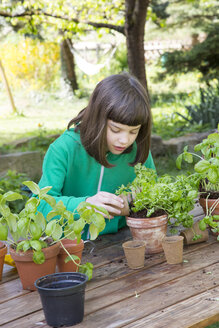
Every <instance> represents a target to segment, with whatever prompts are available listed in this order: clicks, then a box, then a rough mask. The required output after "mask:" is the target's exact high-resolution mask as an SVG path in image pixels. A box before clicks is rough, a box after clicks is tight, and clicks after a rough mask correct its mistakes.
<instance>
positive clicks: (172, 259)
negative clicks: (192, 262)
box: [162, 236, 184, 264]
mask: <svg viewBox="0 0 219 328" xmlns="http://www.w3.org/2000/svg"><path fill="white" fill-rule="evenodd" d="M183 239H184V237H183V236H170V237H167V236H166V237H164V238H163V239H162V247H163V250H164V254H165V257H166V260H167V263H168V264H177V263H182V261H183Z"/></svg>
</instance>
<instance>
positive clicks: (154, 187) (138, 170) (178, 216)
mask: <svg viewBox="0 0 219 328" xmlns="http://www.w3.org/2000/svg"><path fill="white" fill-rule="evenodd" d="M135 174H136V178H135V179H134V181H133V182H132V183H129V184H128V185H127V186H124V185H122V186H121V187H120V188H119V189H118V190H117V194H124V195H126V196H127V198H128V199H131V200H132V201H131V203H130V204H131V211H133V212H139V211H141V210H146V211H147V217H151V216H152V215H153V214H154V213H156V212H157V211H159V210H162V211H163V212H164V213H166V214H167V215H168V219H169V224H171V225H173V228H172V229H171V232H172V233H176V227H177V226H179V225H180V224H181V225H183V227H191V226H192V225H193V216H192V215H190V214H189V212H190V211H191V210H192V209H193V207H194V204H195V199H196V197H197V194H198V192H197V182H196V179H193V178H191V177H190V176H186V175H179V176H176V177H174V176H170V175H163V176H161V177H157V175H156V172H155V171H154V170H152V169H148V168H146V167H145V166H143V165H141V164H137V165H136V166H135Z"/></svg>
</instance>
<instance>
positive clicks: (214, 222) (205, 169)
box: [176, 132, 219, 240]
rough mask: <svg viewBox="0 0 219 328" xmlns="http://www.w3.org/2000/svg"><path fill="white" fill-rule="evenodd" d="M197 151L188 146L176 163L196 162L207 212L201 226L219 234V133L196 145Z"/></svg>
mask: <svg viewBox="0 0 219 328" xmlns="http://www.w3.org/2000/svg"><path fill="white" fill-rule="evenodd" d="M194 151H195V152H201V155H199V154H197V153H192V152H189V151H188V146H186V147H185V148H184V152H183V153H182V154H180V155H179V156H178V158H177V160H176V165H177V167H178V168H179V169H181V164H182V160H185V161H186V162H188V163H193V161H194V158H196V159H198V161H196V163H195V164H194V170H195V173H194V176H196V179H197V180H198V182H199V195H200V196H199V202H200V205H201V206H202V207H203V210H204V212H205V217H204V218H203V219H202V220H201V221H200V222H199V227H200V229H201V230H202V231H204V230H205V229H206V227H207V225H209V226H210V227H211V228H212V231H213V232H214V233H216V234H217V235H218V234H219V133H218V132H215V133H211V134H209V135H208V137H207V138H206V139H203V140H202V142H201V143H199V144H197V145H196V146H195V147H194ZM218 240H219V236H218Z"/></svg>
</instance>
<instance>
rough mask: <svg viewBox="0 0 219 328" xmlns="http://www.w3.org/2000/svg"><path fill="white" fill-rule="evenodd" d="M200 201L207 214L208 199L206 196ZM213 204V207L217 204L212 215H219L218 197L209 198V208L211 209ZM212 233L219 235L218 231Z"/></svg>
mask: <svg viewBox="0 0 219 328" xmlns="http://www.w3.org/2000/svg"><path fill="white" fill-rule="evenodd" d="M216 202H217V204H216ZM199 203H200V205H201V207H202V208H203V211H204V213H205V214H206V213H207V209H206V199H205V198H200V199H199ZM215 205H216V206H215ZM212 206H213V207H214V206H215V209H214V211H213V212H212V215H219V201H218V199H209V198H208V199H207V208H208V209H209V208H211V207H212ZM211 232H212V230H211ZM212 234H213V235H214V236H218V235H219V233H217V232H212Z"/></svg>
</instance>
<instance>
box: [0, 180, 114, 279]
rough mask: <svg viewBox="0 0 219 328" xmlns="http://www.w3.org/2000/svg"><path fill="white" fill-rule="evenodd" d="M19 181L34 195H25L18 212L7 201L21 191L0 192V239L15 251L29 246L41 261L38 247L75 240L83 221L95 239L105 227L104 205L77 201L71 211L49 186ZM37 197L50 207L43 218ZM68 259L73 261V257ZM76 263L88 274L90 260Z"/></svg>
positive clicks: (83, 224)
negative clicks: (24, 200)
mask: <svg viewBox="0 0 219 328" xmlns="http://www.w3.org/2000/svg"><path fill="white" fill-rule="evenodd" d="M23 184H24V185H26V186H27V187H28V188H29V189H30V190H31V192H32V193H33V194H35V195H36V197H32V198H30V199H28V200H27V202H26V203H25V207H24V208H23V209H22V210H21V211H20V213H17V214H15V213H12V212H11V210H10V207H9V205H8V204H9V202H12V201H14V200H22V195H21V194H20V193H18V192H13V191H8V192H6V193H0V215H1V216H0V240H2V241H7V242H8V243H9V244H12V246H13V247H14V248H16V251H17V252H18V251H24V252H26V251H27V250H33V261H34V262H35V263H37V264H41V263H44V261H45V256H44V253H43V251H42V249H43V248H45V247H48V246H49V245H52V244H54V243H57V242H61V241H62V239H63V238H69V239H73V240H74V239H77V242H78V243H79V242H80V239H81V232H82V230H83V229H84V226H85V224H89V225H90V239H91V240H94V239H96V237H97V236H98V235H99V233H100V232H101V231H102V230H103V229H104V228H105V219H104V216H103V214H104V215H105V216H106V217H109V214H108V212H107V211H106V210H105V209H104V208H102V207H97V206H94V205H92V204H89V203H87V202H81V203H80V204H79V205H78V207H77V209H76V211H75V213H72V212H70V211H68V210H67V209H66V207H65V205H64V204H63V202H62V201H59V202H58V203H56V200H55V199H54V197H52V196H50V195H48V192H49V190H50V189H51V188H52V187H44V188H42V189H40V188H39V186H38V185H37V184H36V183H34V182H33V181H25V182H23ZM0 191H2V190H0ZM41 201H46V202H47V203H48V204H49V205H50V206H51V208H52V210H51V211H50V212H49V213H48V215H47V217H46V219H45V218H44V216H43V214H42V213H41V212H39V211H38V210H37V207H38V206H39V204H40V202H41ZM76 212H77V213H76ZM101 213H102V214H101ZM71 259H72V260H73V261H74V262H75V259H74V257H71ZM76 264H77V263H76ZM77 265H78V266H79V271H80V272H84V273H86V274H87V275H88V277H89V278H91V276H92V269H93V266H92V264H91V263H86V264H83V265H81V264H77Z"/></svg>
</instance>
